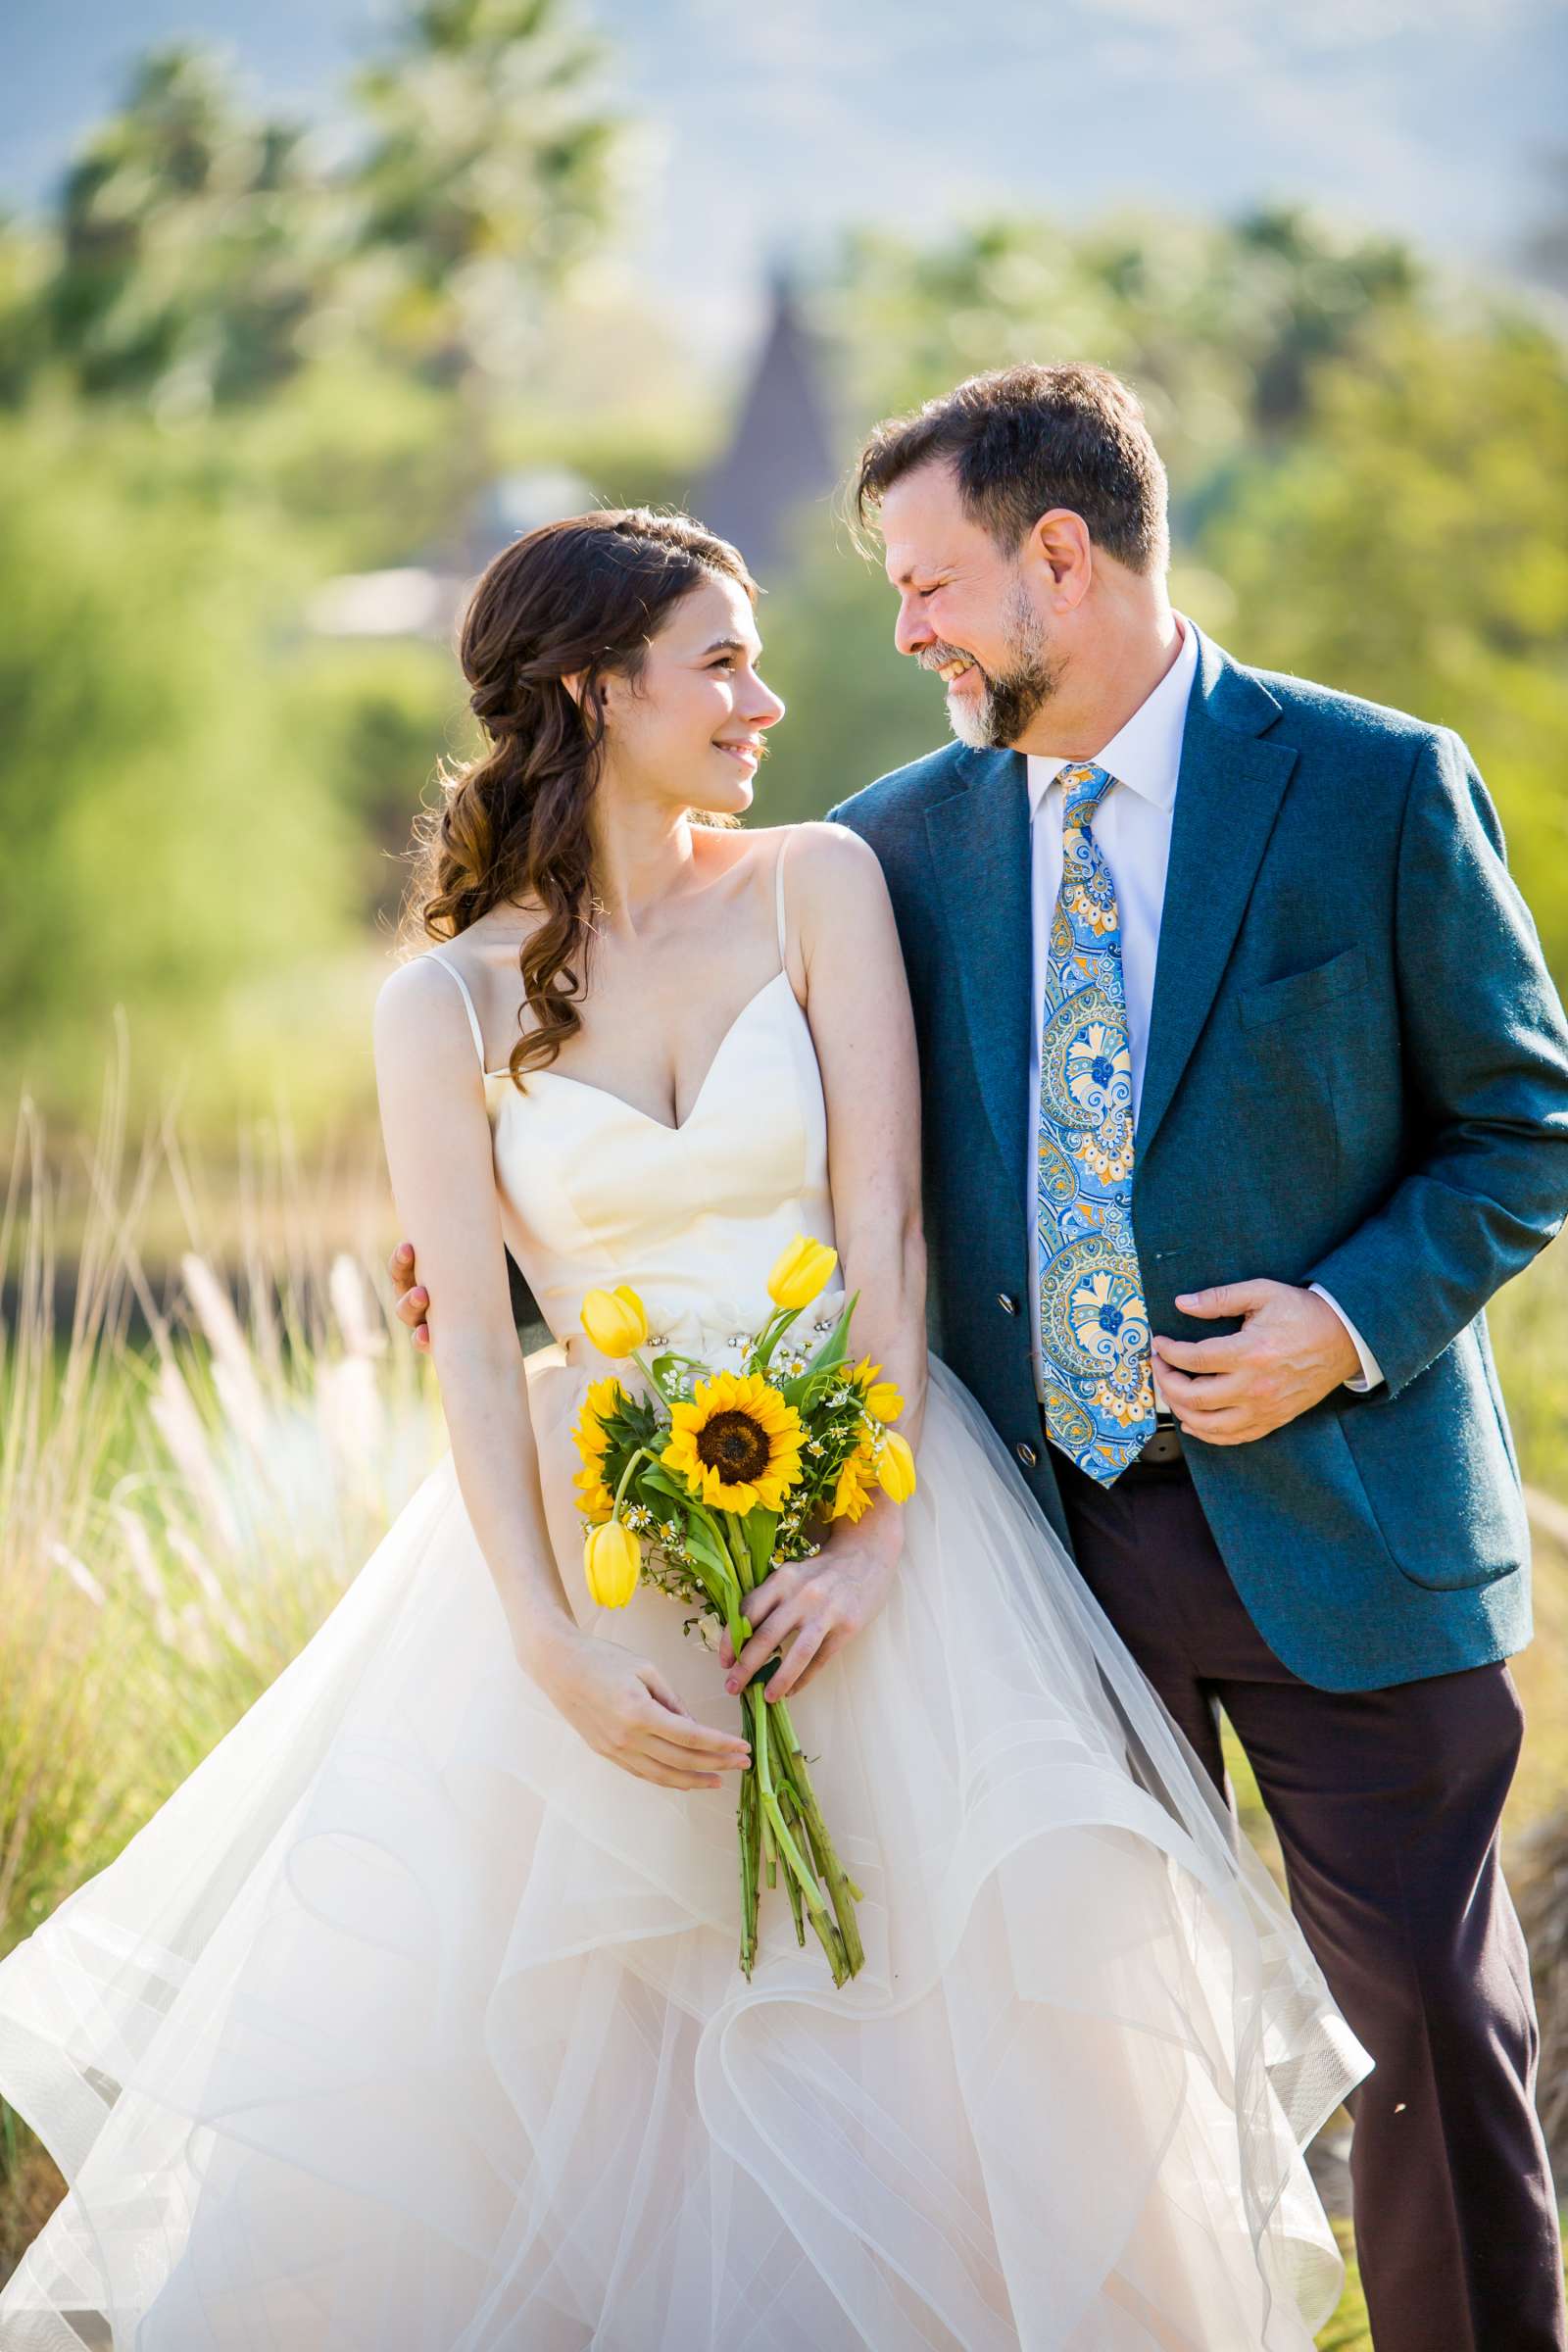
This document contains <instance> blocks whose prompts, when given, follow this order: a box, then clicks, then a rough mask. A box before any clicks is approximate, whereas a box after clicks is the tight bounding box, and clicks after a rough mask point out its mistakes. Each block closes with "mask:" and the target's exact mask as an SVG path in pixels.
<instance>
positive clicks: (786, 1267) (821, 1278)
mask: <svg viewBox="0 0 1568 2352" xmlns="http://www.w3.org/2000/svg"><path fill="white" fill-rule="evenodd" d="M838 1262H839V1253H838V1251H837V1250H830V1249H829V1248H828V1246H827V1244H826V1242H813V1241H812V1240H811V1239H810V1237H809V1235H807V1234H804V1233H798V1234H797V1235H796V1236H795V1239H794V1241H793V1242H791V1244H790V1246H789V1248H788V1249H787V1250H784V1251H783V1252H782V1254H781V1255H780V1257H779V1259H778V1261H777V1263H776V1264H775V1266H774V1268H773V1271H772V1273H771V1274H770V1275H769V1276H768V1278H767V1295H768V1297H769V1298H770V1299H772V1301H773V1304H774V1305H775V1306H787V1307H789V1308H790V1309H791V1310H792V1312H794V1313H796V1314H799V1312H800V1310H801V1308H802V1307H803V1306H809V1305H810V1303H811V1300H812V1299H814V1298H815V1297H816V1295H817V1293H818V1292H819V1291H821V1290H825V1289H826V1287H827V1280H828V1276H829V1275H830V1274H831V1273H832V1271H833V1269H834V1267H835V1266H836V1265H837V1264H838Z"/></svg>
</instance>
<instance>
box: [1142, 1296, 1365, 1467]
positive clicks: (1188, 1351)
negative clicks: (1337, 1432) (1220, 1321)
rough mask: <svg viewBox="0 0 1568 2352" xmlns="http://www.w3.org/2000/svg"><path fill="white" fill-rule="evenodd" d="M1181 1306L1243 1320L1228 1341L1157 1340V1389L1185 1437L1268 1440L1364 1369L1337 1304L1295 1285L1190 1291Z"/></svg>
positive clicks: (1213, 1441)
mask: <svg viewBox="0 0 1568 2352" xmlns="http://www.w3.org/2000/svg"><path fill="white" fill-rule="evenodd" d="M1176 1304H1177V1305H1178V1306H1179V1307H1180V1308H1181V1310H1182V1312H1183V1314H1185V1315H1191V1316H1193V1317H1194V1318H1195V1319H1197V1320H1199V1321H1206V1320H1207V1319H1208V1318H1209V1317H1210V1316H1220V1315H1227V1316H1228V1315H1240V1316H1241V1317H1242V1318H1243V1321H1242V1328H1241V1330H1240V1331H1236V1332H1231V1333H1229V1334H1228V1335H1227V1336H1226V1337H1224V1338H1222V1339H1213V1340H1166V1339H1161V1338H1158V1337H1157V1336H1156V1338H1155V1339H1154V1342H1153V1352H1154V1385H1155V1387H1156V1389H1157V1390H1158V1391H1159V1394H1160V1395H1161V1397H1163V1398H1164V1400H1165V1402H1166V1403H1167V1404H1168V1405H1169V1406H1170V1409H1171V1411H1172V1412H1173V1413H1174V1414H1175V1415H1176V1418H1177V1420H1178V1421H1179V1422H1180V1423H1181V1426H1182V1428H1183V1429H1184V1430H1185V1431H1186V1433H1187V1434H1188V1436H1189V1437H1194V1438H1201V1440H1202V1441H1203V1443H1204V1445H1206V1446H1246V1445H1249V1444H1250V1442H1251V1440H1252V1439H1254V1438H1263V1437H1267V1435H1268V1433H1269V1431H1270V1430H1271V1429H1282V1428H1283V1427H1284V1425H1285V1423H1286V1422H1287V1421H1294V1420H1295V1419H1296V1417H1297V1415H1298V1414H1299V1413H1304V1412H1305V1411H1306V1410H1307V1407H1308V1406H1309V1405H1314V1404H1316V1403H1317V1402H1318V1401H1319V1399H1320V1398H1322V1397H1327V1396H1328V1394H1329V1393H1330V1391H1331V1390H1333V1389H1337V1388H1338V1387H1339V1386H1340V1384H1341V1383H1342V1382H1343V1381H1347V1380H1354V1379H1355V1378H1356V1377H1357V1375H1358V1374H1359V1372H1360V1369H1361V1362H1360V1358H1359V1356H1358V1355H1357V1354H1356V1350H1355V1344H1354V1342H1353V1341H1352V1340H1351V1338H1350V1335H1349V1333H1348V1331H1347V1329H1346V1327H1345V1324H1344V1322H1343V1321H1342V1320H1341V1318H1340V1317H1339V1316H1338V1315H1337V1314H1336V1313H1335V1311H1334V1309H1333V1307H1331V1306H1329V1305H1328V1304H1327V1303H1326V1302H1325V1301H1324V1300H1323V1299H1320V1298H1319V1297H1318V1296H1317V1294H1316V1293H1315V1292H1313V1291H1307V1290H1299V1289H1298V1288H1297V1287H1296V1286H1295V1284H1293V1283H1288V1282H1262V1281H1260V1282H1227V1283H1222V1284H1220V1285H1219V1286H1218V1287H1217V1288H1215V1289H1213V1290H1207V1291H1193V1292H1188V1293H1184V1295H1183V1296H1182V1297H1181V1298H1180V1299H1177V1301H1176Z"/></svg>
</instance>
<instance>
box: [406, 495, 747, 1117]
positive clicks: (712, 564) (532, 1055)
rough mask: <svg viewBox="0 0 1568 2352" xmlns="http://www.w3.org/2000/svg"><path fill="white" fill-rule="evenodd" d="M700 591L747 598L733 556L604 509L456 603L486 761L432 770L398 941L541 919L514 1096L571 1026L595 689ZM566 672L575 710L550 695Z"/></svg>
mask: <svg viewBox="0 0 1568 2352" xmlns="http://www.w3.org/2000/svg"><path fill="white" fill-rule="evenodd" d="M713 578H722V579H728V580H734V581H736V582H737V583H738V584H739V586H741V587H742V588H744V589H745V591H746V594H747V596H748V597H749V598H750V599H751V601H752V603H753V604H755V603H756V602H757V597H758V593H759V591H758V586H757V582H756V581H755V580H754V579H753V578H752V576H751V574H750V572H749V571H748V570H747V568H746V565H745V564H744V563H743V562H742V561H741V558H740V556H739V555H738V554H737V552H736V550H735V549H734V548H733V547H731V546H730V544H729V542H728V541H727V540H725V539H720V538H717V537H716V536H715V535H714V534H713V533H712V532H711V531H708V530H705V529H704V528H703V526H702V524H701V523H700V522H696V521H694V520H693V518H692V517H691V515H681V514H673V513H671V514H662V513H659V512H656V511H655V510H654V509H652V508H649V507H611V508H606V509H604V510H602V511H600V512H596V513H594V514H591V515H568V516H567V517H566V518H565V519H564V521H561V522H547V523H544V524H543V525H541V527H540V528H539V529H538V530H535V531H529V532H527V533H526V534H525V535H524V536H523V537H522V538H520V539H515V540H514V541H513V543H512V545H511V546H510V547H506V548H503V550H502V552H501V553H500V555H499V556H497V557H495V558H494V560H493V561H492V562H491V563H490V564H489V565H488V566H487V567H486V569H485V570H484V572H483V573H482V574H481V576H480V578H479V581H478V584H477V586H476V587H475V588H474V591H473V594H472V596H471V597H470V598H469V600H468V604H467V608H466V612H465V613H464V617H463V627H462V633H461V637H460V640H459V648H458V655H459V660H460V661H461V662H462V665H463V673H464V676H465V677H466V679H467V681H468V685H469V688H470V690H471V691H470V693H469V697H468V707H469V709H470V710H471V711H472V712H473V714H474V716H475V718H477V719H478V721H479V723H480V725H481V727H483V729H484V731H485V733H486V734H487V735H488V736H489V738H490V744H491V748H490V749H489V751H487V752H483V753H481V754H480V756H479V757H478V758H477V759H476V760H470V761H468V762H467V763H466V765H460V766H459V767H457V768H456V769H452V770H449V769H448V768H447V767H446V765H445V764H444V763H443V764H442V765H441V767H440V769H439V779H438V780H439V783H440V786H441V791H442V795H443V799H442V802H441V804H440V805H439V806H438V807H435V808H432V809H424V810H422V811H421V813H420V815H419V817H418V818H417V820H416V824H415V848H414V854H413V871H412V874H411V877H410V882H409V888H408V892H407V894H406V897H405V900H404V917H403V925H402V929H403V934H404V936H405V937H406V938H410V939H412V938H414V937H417V936H418V935H419V934H420V933H422V935H423V937H424V938H425V939H437V940H440V939H455V938H456V937H457V935H458V934H459V932H462V931H466V930H467V929H468V927H469V925H470V924H472V923H476V922H477V921H478V919H479V917H480V916H481V915H482V914H485V913H487V912H488V911H489V909H490V908H491V907H498V906H502V905H504V904H506V903H508V902H511V903H513V904H518V905H523V906H534V905H537V906H538V907H542V908H543V910H544V920H543V922H541V923H540V924H539V925H538V926H537V927H536V929H535V930H534V931H533V932H532V934H531V935H530V937H529V938H528V939H527V940H525V941H524V942H523V945H522V947H521V949H520V951H519V955H518V968H519V971H520V974H521V978H522V989H523V995H524V997H525V999H526V1000H527V1004H528V1007H529V1009H530V1011H531V1013H532V1015H533V1019H534V1022H535V1024H536V1025H535V1026H534V1027H533V1028H532V1029H530V1030H528V1031H527V1032H526V1034H525V1035H523V1036H522V1037H520V1038H519V1039H518V1040H517V1042H516V1043H515V1045H514V1047H513V1049H512V1053H511V1055H510V1057H509V1064H508V1066H509V1068H510V1070H511V1073H512V1077H513V1080H514V1083H517V1082H519V1081H520V1079H521V1077H522V1073H523V1072H524V1071H525V1070H528V1069H535V1068H542V1067H545V1066H546V1065H548V1064H549V1063H550V1062H552V1061H554V1060H555V1059H556V1057H557V1055H558V1054H560V1052H561V1049H562V1047H563V1046H564V1044H565V1042H566V1040H567V1039H568V1038H569V1037H572V1036H574V1035H575V1034H576V1032H577V1031H578V1029H580V1028H581V1026H582V1016H581V1014H580V1013H579V1012H578V1010H577V1001H578V1000H579V999H580V998H581V996H582V994H583V990H584V988H585V986H586V983H587V971H588V952H589V944H590V940H591V936H592V926H591V923H590V921H589V916H590V914H591V911H592V901H593V896H594V873H593V842H592V833H591V829H590V823H589V812H590V809H591V808H592V805H593V797H594V791H595V787H596V785H597V783H598V781H599V772H600V765H601V752H602V748H603V744H604V735H605V723H604V705H603V701H602V697H601V691H600V690H601V685H602V682H603V680H604V678H605V677H606V675H607V674H611V673H613V674H616V675H619V676H621V677H624V678H626V679H627V680H629V681H630V683H631V685H632V687H633V689H634V690H635V688H636V684H637V681H638V679H639V678H640V677H641V675H642V671H643V667H644V664H645V662H646V658H647V653H648V646H649V642H650V640H651V639H652V638H653V637H655V636H656V635H657V634H658V632H659V630H660V628H661V627H662V624H663V622H664V620H665V618H666V617H667V615H668V614H669V613H670V612H671V610H672V608H673V607H674V606H675V605H677V604H678V603H679V602H680V600H681V598H682V597H684V596H688V595H690V593H691V592H692V590H693V589H694V588H698V587H701V586H702V585H703V583H704V582H705V581H707V580H711V579H713ZM579 670H580V671H581V672H582V673H583V678H582V699H581V702H580V704H579V702H578V701H576V700H575V699H574V698H573V696H572V695H571V694H570V693H569V692H568V691H567V689H566V687H565V686H564V684H563V682H562V681H563V679H564V678H565V677H568V676H570V675H572V674H573V673H575V672H576V671H579Z"/></svg>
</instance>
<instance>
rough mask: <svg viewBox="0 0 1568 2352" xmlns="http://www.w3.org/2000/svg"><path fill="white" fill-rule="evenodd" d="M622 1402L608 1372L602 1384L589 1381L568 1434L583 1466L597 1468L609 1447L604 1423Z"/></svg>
mask: <svg viewBox="0 0 1568 2352" xmlns="http://www.w3.org/2000/svg"><path fill="white" fill-rule="evenodd" d="M625 1401H626V1392H625V1390H624V1389H623V1388H622V1387H621V1385H620V1383H619V1381H618V1380H617V1379H616V1378H615V1376H614V1374H613V1372H612V1373H611V1374H609V1376H608V1377H607V1378H606V1379H604V1380H594V1381H590V1382H589V1384H588V1388H587V1391H586V1393H585V1395H584V1397H583V1400H582V1406H581V1409H580V1411H579V1412H578V1415H577V1420H576V1424H575V1426H574V1428H573V1430H572V1433H571V1442H572V1444H573V1445H574V1446H576V1448H577V1451H578V1452H579V1453H580V1454H581V1456H582V1458H583V1462H584V1464H585V1466H587V1467H590V1468H597V1467H598V1465H599V1464H600V1463H602V1462H603V1460H604V1458H605V1448H606V1446H608V1445H609V1443H610V1439H609V1436H608V1434H607V1432H606V1429H605V1423H606V1422H607V1421H608V1420H609V1419H610V1418H611V1416H612V1414H613V1412H614V1410H615V1407H616V1406H617V1405H618V1404H622V1403H624V1402H625Z"/></svg>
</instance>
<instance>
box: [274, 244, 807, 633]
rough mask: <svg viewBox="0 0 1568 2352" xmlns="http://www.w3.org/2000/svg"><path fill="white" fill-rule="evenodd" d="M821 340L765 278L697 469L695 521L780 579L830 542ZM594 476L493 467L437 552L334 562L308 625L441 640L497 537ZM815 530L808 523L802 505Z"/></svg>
mask: <svg viewBox="0 0 1568 2352" xmlns="http://www.w3.org/2000/svg"><path fill="white" fill-rule="evenodd" d="M833 379H834V368H833V359H832V354H831V352H830V351H829V349H828V346H827V343H826V341H825V339H824V338H823V337H822V336H821V335H820V334H818V333H817V332H816V331H815V329H814V328H812V327H811V326H810V325H809V322H808V320H807V319H806V317H805V315H804V312H803V309H802V306H801V304H800V301H799V299H798V297H797V295H796V292H795V290H794V287H793V285H792V283H791V280H790V277H789V273H788V272H787V271H786V270H774V271H773V273H772V276H771V279H770V302H769V308H768V316H767V321H766V325H765V326H764V329H763V332H762V337H761V340H760V344H759V346H758V350H757V355H756V357H755V359H754V360H753V362H752V365H751V368H750V369H749V370H748V372H747V375H746V378H745V381H744V384H743V387H742V390H741V394H740V398H739V400H738V402H737V404H736V410H735V422H734V426H733V429H732V431H731V434H730V438H729V441H728V443H727V445H726V446H725V448H724V449H723V450H722V452H721V453H720V454H719V456H718V457H717V458H716V459H715V460H714V462H713V464H712V466H711V468H710V470H709V471H708V472H707V473H706V474H705V475H704V476H703V478H702V484H701V488H700V490H699V491H698V493H697V496H696V500H695V508H696V513H697V515H698V517H699V518H700V520H702V521H703V522H705V523H706V524H707V525H708V527H709V528H710V529H711V530H713V531H716V532H717V533H718V534H719V536H720V537H721V538H724V539H729V540H732V541H733V542H734V544H735V545H736V546H737V547H739V548H742V549H743V550H744V551H745V554H746V559H747V562H748V564H750V565H751V566H752V568H753V570H754V572H756V573H758V574H759V575H761V576H765V577H766V578H768V579H770V580H773V581H778V580H780V579H782V578H784V577H785V576H787V574H788V573H789V571H790V570H791V568H792V567H793V565H794V564H795V563H796V562H797V561H798V560H799V558H800V556H801V554H802V553H803V552H804V551H805V550H808V549H809V548H810V547H811V546H812V545H813V544H815V543H817V542H818V541H820V544H821V545H822V546H826V545H827V544H828V543H829V538H830V533H831V510H832V502H833V499H834V496H835V493H836V491H837V488H838V482H839V466H838V465H837V463H836V461H835V458H834V450H835V447H840V446H842V435H841V434H840V433H839V432H838V430H837V425H836V420H835V415H834V395H833ZM595 503H596V492H595V490H594V486H593V484H592V483H590V482H589V481H587V480H585V479H584V477H583V476H582V475H581V474H579V473H576V472H573V471H572V470H571V469H570V467H568V466H528V467H525V468H523V469H522V470H520V471H518V472H515V473H507V474H502V475H500V476H499V477H498V478H497V479H496V480H495V481H493V482H491V483H490V484H489V485H488V487H487V488H486V489H485V490H484V492H483V493H482V495H481V496H480V497H479V498H478V499H476V500H475V502H474V505H473V508H472V510H471V512H470V513H469V515H467V516H466V518H464V519H463V520H462V522H461V523H460V525H459V527H458V530H457V532H456V534H455V536H454V538H453V539H452V540H450V541H448V542H446V543H444V544H443V546H442V547H441V549H440V550H439V552H437V551H435V550H425V551H423V552H422V553H418V554H415V555H413V556H412V557H411V560H410V561H409V563H407V564H396V565H393V566H390V567H389V568H387V569H385V570H381V571H354V572H343V573H339V574H338V575H337V576H336V577H335V578H332V579H328V580H323V581H322V583H321V585H320V586H319V588H318V589H317V590H316V592H315V593H314V595H313V596H312V597H311V598H310V599H309V601H308V604H307V607H306V615H305V617H306V625H307V627H308V628H309V629H310V630H311V631H312V632H313V633H314V634H316V635H318V636H321V637H423V638H429V639H431V640H433V641H434V642H435V643H437V644H443V645H445V644H449V643H450V642H451V639H452V634H453V631H454V628H455V627H456V624H457V619H458V614H459V613H460V612H461V610H462V607H463V603H464V600H465V598H466V595H467V592H468V590H469V589H470V588H471V586H472V585H473V582H474V580H475V579H476V578H477V576H478V574H479V573H480V572H481V571H483V569H484V567H485V565H486V564H488V563H490V561H491V560H492V558H493V557H495V556H498V555H499V554H500V553H501V550H502V549H503V548H504V547H510V546H511V545H512V542H513V541H514V540H515V539H517V538H520V537H521V536H522V534H523V533H524V532H526V531H532V530H536V529H537V528H538V526H539V525H540V523H542V522H554V521H556V520H557V519H558V518H559V517H560V516H561V515H580V514H582V513H584V512H585V510H586V509H588V508H590V507H592V506H593V505H594V504H595ZM812 509H815V510H816V511H817V514H818V515H819V516H820V520H821V529H820V532H817V531H813V529H812V527H811V510H812Z"/></svg>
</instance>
